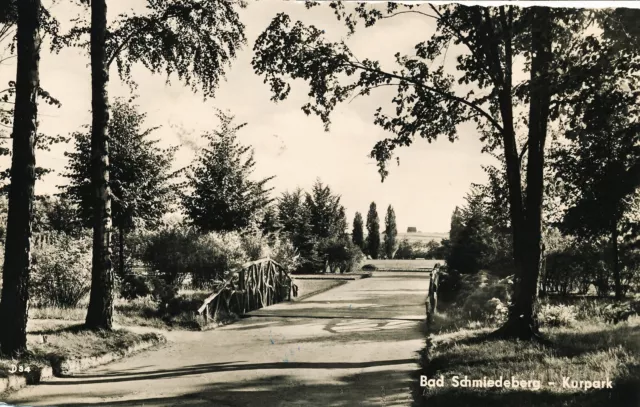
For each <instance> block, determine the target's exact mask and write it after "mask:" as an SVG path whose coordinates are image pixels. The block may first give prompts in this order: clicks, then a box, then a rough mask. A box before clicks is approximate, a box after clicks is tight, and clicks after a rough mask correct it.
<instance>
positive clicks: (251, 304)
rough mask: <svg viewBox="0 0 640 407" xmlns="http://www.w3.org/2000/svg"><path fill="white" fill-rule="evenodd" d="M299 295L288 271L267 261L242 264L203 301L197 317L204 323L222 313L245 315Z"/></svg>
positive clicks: (274, 262) (266, 259) (261, 260)
mask: <svg viewBox="0 0 640 407" xmlns="http://www.w3.org/2000/svg"><path fill="white" fill-rule="evenodd" d="M297 295H298V288H297V286H296V285H295V284H293V282H292V280H291V276H290V275H289V273H288V272H287V270H286V269H285V268H284V267H282V266H281V265H280V264H278V263H277V262H276V261H274V260H272V259H270V258H264V259H260V260H256V261H252V262H249V263H245V264H243V265H242V266H241V267H240V268H239V269H238V270H235V271H233V272H231V273H230V274H229V276H228V277H227V278H225V279H224V280H223V281H222V282H221V283H220V284H219V285H218V286H217V287H216V288H215V290H214V292H213V293H212V294H211V295H210V296H209V297H207V298H206V299H205V300H204V303H203V304H202V306H201V307H200V308H199V309H198V314H200V315H202V316H203V317H204V320H205V321H209V319H211V318H214V319H215V318H217V317H218V316H219V315H221V314H222V313H226V314H227V315H228V314H236V315H244V314H245V313H247V312H249V311H253V310H257V309H260V308H263V307H268V306H269V305H273V304H278V303H280V302H283V301H290V300H291V297H292V296H294V297H296V296H297Z"/></svg>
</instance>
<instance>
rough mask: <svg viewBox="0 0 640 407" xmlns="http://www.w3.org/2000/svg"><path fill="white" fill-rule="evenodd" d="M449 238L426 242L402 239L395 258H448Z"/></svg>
mask: <svg viewBox="0 0 640 407" xmlns="http://www.w3.org/2000/svg"><path fill="white" fill-rule="evenodd" d="M448 242H449V240H448V239H443V240H441V241H439V242H438V241H435V240H430V241H428V242H426V243H424V242H410V241H409V239H402V240H400V242H399V243H398V249H397V250H396V252H395V255H394V258H395V259H407V260H408V259H431V260H443V259H446V258H448V257H449V256H448V254H447V252H448V244H449V243H448Z"/></svg>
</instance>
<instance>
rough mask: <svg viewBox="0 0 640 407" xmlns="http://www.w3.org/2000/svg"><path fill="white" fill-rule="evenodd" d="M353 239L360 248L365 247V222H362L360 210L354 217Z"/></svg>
mask: <svg viewBox="0 0 640 407" xmlns="http://www.w3.org/2000/svg"><path fill="white" fill-rule="evenodd" d="M351 241H352V242H353V244H355V245H356V246H358V247H359V248H360V249H364V224H363V222H362V214H361V213H360V212H356V214H355V216H354V217H353V230H352V232H351Z"/></svg>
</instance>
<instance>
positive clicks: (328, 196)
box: [305, 179, 346, 239]
mask: <svg viewBox="0 0 640 407" xmlns="http://www.w3.org/2000/svg"><path fill="white" fill-rule="evenodd" d="M305 199H306V200H305V202H306V205H307V208H308V211H309V222H310V224H311V233H313V235H314V236H316V237H317V238H320V239H322V238H329V237H332V236H343V235H344V234H345V233H346V218H345V215H344V207H343V206H342V205H341V204H340V196H339V195H336V194H334V193H333V191H331V188H330V187H329V186H328V185H324V184H323V183H322V181H321V180H319V179H317V180H316V182H315V183H314V184H313V187H312V188H311V192H310V193H308V194H307V195H306V198H305Z"/></svg>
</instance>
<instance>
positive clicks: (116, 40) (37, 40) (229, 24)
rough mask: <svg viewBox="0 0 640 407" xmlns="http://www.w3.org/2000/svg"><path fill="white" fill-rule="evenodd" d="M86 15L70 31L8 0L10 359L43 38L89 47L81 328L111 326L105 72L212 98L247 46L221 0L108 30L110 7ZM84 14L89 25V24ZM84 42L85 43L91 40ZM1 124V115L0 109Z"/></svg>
mask: <svg viewBox="0 0 640 407" xmlns="http://www.w3.org/2000/svg"><path fill="white" fill-rule="evenodd" d="M80 3H81V7H88V8H89V10H90V13H86V12H83V13H81V15H82V17H81V18H79V19H78V20H76V21H75V25H74V27H72V28H71V29H70V30H69V31H68V32H67V33H60V31H59V24H58V23H57V21H56V20H55V18H54V17H53V16H52V15H51V14H50V13H49V12H48V10H47V9H46V8H45V7H43V5H42V3H41V1H40V0H28V1H15V0H13V1H4V2H3V3H2V6H1V8H0V23H1V24H3V26H4V27H7V26H9V27H16V35H15V37H12V36H5V37H3V39H7V38H8V41H10V42H11V44H10V47H11V48H13V46H14V45H15V50H16V56H17V73H16V80H15V82H12V83H11V85H12V86H11V90H10V92H11V93H13V94H15V102H14V109H13V112H9V115H11V113H13V115H12V116H13V117H12V119H13V120H12V132H11V138H12V142H13V146H12V159H11V168H10V180H11V182H10V186H9V192H8V216H7V228H6V240H5V242H6V243H5V258H4V265H3V286H2V300H1V302H0V321H1V323H2V325H3V329H2V331H1V333H0V350H1V351H2V353H3V354H6V355H16V354H20V353H22V352H24V351H25V349H26V322H27V307H28V298H29V294H28V285H29V268H30V261H29V259H30V237H31V234H32V230H31V229H32V225H31V218H32V212H33V210H32V208H33V202H34V196H35V194H34V185H35V180H36V166H35V148H36V141H37V139H38V133H37V122H38V119H37V114H38V113H37V98H38V97H41V98H42V97H44V98H45V99H46V98H47V96H48V94H47V93H46V92H45V91H44V90H42V89H41V88H40V86H39V68H40V66H39V61H40V51H41V49H42V45H43V41H42V39H43V37H44V36H45V35H47V38H48V39H49V40H50V43H51V46H52V48H53V49H54V50H55V51H60V50H61V49H62V48H64V47H82V48H86V49H88V50H89V51H90V52H89V53H90V57H91V61H90V62H91V89H92V106H91V107H92V109H91V111H92V123H91V130H90V133H91V137H90V157H91V164H90V173H91V175H90V185H91V189H92V194H91V196H92V198H91V199H92V201H93V202H92V219H93V220H92V228H93V245H92V250H93V257H92V270H93V271H92V279H91V281H92V286H91V293H90V303H89V309H88V312H87V318H86V325H87V327H90V328H94V329H99V328H104V329H111V326H112V314H113V296H112V290H113V267H112V261H111V257H112V256H111V241H112V205H111V204H112V194H111V190H110V185H109V134H108V132H107V127H108V124H109V98H108V94H107V84H108V81H109V67H110V66H111V65H112V64H113V63H115V64H116V66H117V68H118V75H119V77H120V78H121V79H122V80H123V81H125V82H127V83H129V84H131V85H132V86H134V85H135V82H134V78H133V76H132V70H131V67H132V66H133V65H134V64H137V63H141V64H142V65H144V66H145V67H146V68H147V69H149V70H150V71H151V72H152V73H163V72H164V73H167V74H174V75H173V77H174V78H175V77H176V76H177V78H178V80H179V81H181V82H182V83H184V84H186V85H188V86H190V87H192V88H193V89H194V90H195V91H200V92H201V93H202V94H203V95H204V96H205V97H210V96H213V95H214V93H215V89H216V88H217V85H218V82H219V80H220V78H221V77H222V76H223V75H224V71H225V69H226V67H227V66H228V64H229V62H230V61H231V60H232V59H233V58H234V57H235V55H236V52H237V50H238V49H239V48H240V47H241V46H242V45H243V44H244V43H245V36H244V25H243V24H242V23H241V22H240V20H239V17H238V14H237V7H238V6H241V4H237V3H235V2H227V1H217V0H207V1H204V2H203V1H181V2H150V3H149V8H150V12H149V13H148V14H146V15H137V14H135V13H133V12H130V13H123V14H120V15H119V16H118V17H117V19H116V21H114V22H113V23H112V24H110V25H109V24H108V23H107V2H106V0H95V1H91V2H87V1H82V2H80ZM87 17H88V18H87ZM87 37H89V38H88V40H87ZM3 120H4V121H6V120H7V112H6V111H3Z"/></svg>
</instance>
